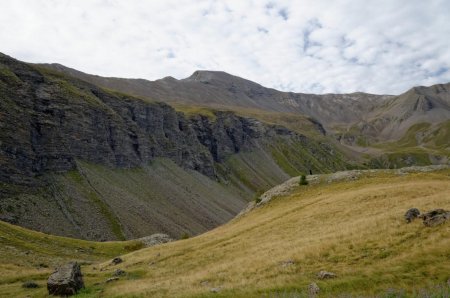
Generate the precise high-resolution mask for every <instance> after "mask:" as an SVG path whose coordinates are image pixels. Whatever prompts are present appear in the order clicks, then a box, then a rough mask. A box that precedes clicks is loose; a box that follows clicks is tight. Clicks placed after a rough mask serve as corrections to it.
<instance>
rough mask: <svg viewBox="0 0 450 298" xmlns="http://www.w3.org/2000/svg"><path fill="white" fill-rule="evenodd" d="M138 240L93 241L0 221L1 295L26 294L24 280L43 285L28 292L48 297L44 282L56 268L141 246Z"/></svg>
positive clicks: (94, 259) (114, 255)
mask: <svg viewBox="0 0 450 298" xmlns="http://www.w3.org/2000/svg"><path fill="white" fill-rule="evenodd" d="M142 246H143V245H142V243H141V242H138V241H122V242H90V241H84V240H78V239H72V238H65V237H58V236H51V235H47V234H43V233H40V232H35V231H31V230H27V229H24V228H22V227H18V226H14V225H11V224H8V223H5V222H2V221H0V256H1V257H0V297H23V296H26V295H27V294H28V291H25V290H24V289H22V287H21V285H22V283H23V282H25V281H29V280H35V281H37V282H38V284H39V285H40V286H41V287H40V288H39V289H36V290H33V291H32V292H30V293H29V294H31V295H32V296H35V297H45V296H46V295H45V293H46V289H45V286H46V284H45V281H46V280H47V277H48V276H49V275H50V273H51V272H52V271H53V268H54V267H55V266H56V265H58V264H60V263H63V262H68V261H78V262H80V263H81V264H83V265H84V266H87V265H88V264H92V263H98V262H99V261H102V260H105V259H108V258H112V257H116V256H118V255H120V254H124V253H127V252H130V251H133V250H136V249H140V248H142Z"/></svg>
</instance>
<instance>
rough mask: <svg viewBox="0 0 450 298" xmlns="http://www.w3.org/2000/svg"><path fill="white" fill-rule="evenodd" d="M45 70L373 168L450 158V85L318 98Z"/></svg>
mask: <svg viewBox="0 0 450 298" xmlns="http://www.w3.org/2000/svg"><path fill="white" fill-rule="evenodd" d="M41 66H42V67H45V68H48V69H52V70H56V71H59V72H63V73H66V74H69V75H71V76H74V77H77V78H80V79H83V80H86V81H89V82H91V83H95V84H97V85H99V86H103V87H105V88H108V89H112V90H116V91H120V92H125V93H129V94H133V95H136V96H140V97H142V98H148V99H152V100H158V101H162V102H166V103H169V104H171V105H174V106H178V107H179V108H180V109H187V110H194V108H193V107H195V106H197V107H199V108H198V109H197V110H200V109H204V108H205V107H206V108H209V109H214V110H232V111H235V112H238V113H240V114H243V115H251V116H252V117H256V118H257V119H260V120H262V121H265V122H270V123H276V124H281V125H283V126H286V127H288V128H290V129H292V130H295V131H298V132H300V133H307V134H310V135H312V136H313V137H317V138H322V137H323V136H324V135H325V136H326V141H327V142H329V143H335V144H336V143H337V144H336V145H337V146H338V147H339V149H340V150H342V151H344V152H347V154H348V156H350V157H351V158H352V159H356V160H359V161H360V162H361V163H362V162H366V163H367V164H369V165H370V166H371V167H381V168H386V167H405V166H412V165H417V164H419V165H427V164H436V163H441V164H442V163H443V164H445V163H448V162H449V158H450V147H449V141H448V140H449V139H450V84H438V85H434V86H430V87H423V86H420V87H414V88H411V89H410V90H407V91H406V92H404V93H403V94H400V95H374V94H367V93H361V92H356V93H351V94H323V95H316V94H305V93H293V92H281V91H278V90H274V89H270V88H265V87H263V86H261V85H259V84H257V83H254V82H251V81H248V80H245V79H243V78H239V77H237V76H233V75H230V74H227V73H225V72H220V71H196V72H194V73H193V74H192V75H191V76H190V77H188V78H185V79H181V80H177V79H174V78H172V77H167V78H163V79H161V80H156V81H147V80H142V79H121V78H104V77H99V76H94V75H90V74H86V73H82V72H80V71H77V70H74V69H70V68H67V67H65V66H63V65H59V64H45V65H41ZM298 123H301V125H298ZM363 159H365V161H364V160H363Z"/></svg>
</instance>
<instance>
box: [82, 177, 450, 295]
mask: <svg viewBox="0 0 450 298" xmlns="http://www.w3.org/2000/svg"><path fill="white" fill-rule="evenodd" d="M371 175H372V176H371ZM411 207H417V208H419V209H420V210H423V211H425V210H429V209H433V208H444V209H450V171H448V170H446V171H441V172H436V173H427V174H425V173H418V174H408V175H402V176H397V175H393V174H366V177H364V178H362V179H360V180H358V181H349V182H337V183H333V184H329V185H327V184H321V185H315V186H306V187H305V186H303V187H300V186H299V187H298V189H297V190H296V191H294V193H292V194H291V195H289V196H286V197H279V198H276V199H274V200H273V201H272V202H270V203H269V204H268V205H266V206H264V207H262V208H260V209H257V210H255V211H253V212H250V213H249V214H248V215H246V216H244V217H242V218H239V219H237V220H234V221H232V222H231V223H229V224H227V225H224V226H222V227H220V228H217V229H215V230H213V231H211V232H208V233H206V234H203V235H201V236H198V237H195V238H192V239H188V240H183V241H178V242H174V243H170V244H167V245H163V246H159V247H154V248H150V249H144V250H141V251H137V252H134V253H131V254H129V255H126V256H124V260H125V262H124V263H123V265H121V266H119V267H121V268H122V269H124V270H125V271H136V270H139V272H141V273H142V274H141V276H140V277H139V278H137V279H135V280H123V281H118V282H117V283H113V284H106V285H105V286H104V287H103V286H102V287H100V288H99V289H98V290H101V292H99V293H101V295H103V296H105V297H110V296H126V297H136V296H137V297H153V296H155V297H157V296H162V297H164V296H167V297H178V296H182V297H184V296H198V295H202V296H203V295H204V296H209V295H212V296H214V297H217V296H224V297H261V295H266V294H272V293H277V292H279V293H283V292H284V291H288V292H289V291H290V292H293V293H301V292H302V291H303V292H304V291H305V289H306V287H307V285H308V284H309V283H311V282H317V284H318V285H319V287H320V288H321V289H322V291H321V295H323V296H335V295H337V294H341V293H351V294H362V295H365V296H370V295H376V294H383V293H386V291H388V289H390V290H389V291H392V289H398V290H399V291H405V293H406V294H411V295H412V294H413V293H414V292H416V293H418V292H419V291H420V290H421V289H423V288H428V287H432V286H435V285H438V284H443V283H445V282H446V281H447V279H449V278H450V249H449V248H450V223H447V224H445V225H442V226H439V227H435V228H426V227H424V226H423V224H422V223H421V222H420V221H419V220H417V221H415V222H414V223H412V224H406V223H405V222H404V219H403V214H404V212H405V211H406V210H407V209H408V208H411ZM288 260H292V261H294V264H292V265H288V266H283V262H286V261H288ZM103 266H106V263H105V264H104V265H103ZM86 269H88V268H86ZM112 270H113V268H110V267H108V269H107V271H105V272H102V274H103V275H105V277H106V276H107V275H108V273H107V272H111V271H112ZM320 270H329V271H332V272H334V273H336V274H337V275H338V277H337V278H336V279H333V280H326V281H320V280H317V278H316V274H317V272H318V271H320ZM88 272H89V273H90V274H97V273H96V271H92V270H91V269H88ZM109 274H110V273H109ZM211 288H220V289H221V290H220V292H219V293H211V292H210V291H211Z"/></svg>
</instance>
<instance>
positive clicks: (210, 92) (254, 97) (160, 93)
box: [41, 64, 391, 128]
mask: <svg viewBox="0 0 450 298" xmlns="http://www.w3.org/2000/svg"><path fill="white" fill-rule="evenodd" d="M41 66H43V67H46V68H50V69H53V70H57V71H60V72H62V73H66V74H69V75H71V76H74V77H77V78H80V79H83V80H86V81H88V82H92V83H95V84H98V85H99V86H103V87H105V88H108V89H111V90H116V91H120V92H124V93H129V94H133V95H136V96H141V97H145V98H151V99H154V100H158V101H163V102H167V103H183V104H190V105H198V106H209V107H214V108H233V107H234V108H249V109H259V110H264V111H271V112H283V113H300V114H303V115H307V116H309V117H312V118H314V119H316V120H317V121H319V122H321V123H322V124H323V125H324V126H325V127H328V128H331V127H332V126H333V125H335V124H339V123H349V122H352V123H353V122H356V121H359V120H362V119H363V118H362V117H363V115H364V114H366V113H367V112H369V111H371V110H372V109H373V108H374V107H375V106H376V105H377V104H379V103H380V102H383V101H385V100H387V99H389V98H391V96H386V95H373V94H367V93H352V94H325V95H315V94H304V93H293V92H281V91H278V90H275V89H270V88H265V87H263V86H261V85H259V84H257V83H254V82H251V81H249V80H245V79H242V78H239V77H237V76H233V75H230V74H227V73H225V72H221V71H196V72H194V73H193V74H192V75H191V76H190V77H188V78H186V79H182V80H176V79H174V78H172V77H167V78H164V79H161V80H156V81H147V80H142V79H121V78H103V77H99V76H94V75H89V74H86V73H82V72H79V71H77V70H74V69H71V68H67V67H65V66H62V65H60V64H42V65H41Z"/></svg>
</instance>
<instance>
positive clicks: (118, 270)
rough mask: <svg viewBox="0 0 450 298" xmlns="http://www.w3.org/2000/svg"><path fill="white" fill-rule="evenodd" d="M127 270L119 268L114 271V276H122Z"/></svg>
mask: <svg viewBox="0 0 450 298" xmlns="http://www.w3.org/2000/svg"><path fill="white" fill-rule="evenodd" d="M125 274H126V272H125V271H123V270H122V269H117V270H116V271H114V273H113V274H112V275H113V276H122V275H125Z"/></svg>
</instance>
